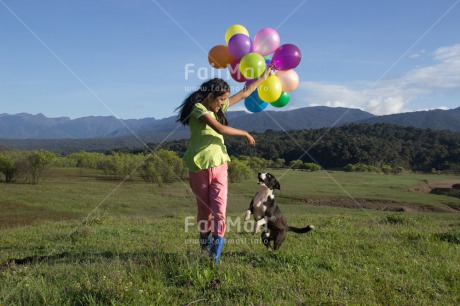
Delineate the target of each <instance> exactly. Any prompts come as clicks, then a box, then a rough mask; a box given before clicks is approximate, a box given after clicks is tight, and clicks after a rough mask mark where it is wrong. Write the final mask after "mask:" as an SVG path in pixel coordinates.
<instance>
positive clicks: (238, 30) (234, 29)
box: [225, 24, 249, 44]
mask: <svg viewBox="0 0 460 306" xmlns="http://www.w3.org/2000/svg"><path fill="white" fill-rule="evenodd" d="M235 34H244V35H246V36H249V32H248V30H246V28H245V27H243V26H242V25H241V24H234V25H232V26H230V27H229V28H228V29H227V32H225V42H226V43H227V44H228V41H229V40H230V38H231V37H232V36H233V35H235Z"/></svg>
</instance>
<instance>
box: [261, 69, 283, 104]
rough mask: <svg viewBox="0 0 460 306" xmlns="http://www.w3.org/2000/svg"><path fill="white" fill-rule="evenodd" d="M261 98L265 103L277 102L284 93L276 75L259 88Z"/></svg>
mask: <svg viewBox="0 0 460 306" xmlns="http://www.w3.org/2000/svg"><path fill="white" fill-rule="evenodd" d="M258 91H259V98H260V99H261V100H262V101H264V102H268V103H271V102H275V101H276V100H278V99H279V97H280V96H281V93H282V88H281V82H280V80H279V79H278V77H277V76H276V75H271V76H269V77H268V78H266V79H265V81H263V82H262V83H261V84H260V85H259V88H258Z"/></svg>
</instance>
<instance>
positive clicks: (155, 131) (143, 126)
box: [0, 106, 460, 144]
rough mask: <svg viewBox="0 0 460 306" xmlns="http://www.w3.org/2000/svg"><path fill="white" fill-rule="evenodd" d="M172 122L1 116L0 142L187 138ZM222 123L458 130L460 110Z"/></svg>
mask: <svg viewBox="0 0 460 306" xmlns="http://www.w3.org/2000/svg"><path fill="white" fill-rule="evenodd" d="M176 118H177V117H176V116H172V117H168V118H164V119H155V118H143V119H129V120H121V119H117V118H115V117H113V116H107V117H95V116H90V117H83V118H78V119H70V118H68V117H59V118H47V117H46V116H44V115H43V114H38V115H31V114H27V113H21V114H16V115H9V114H0V139H88V138H114V137H121V136H131V135H136V138H141V139H142V140H144V141H148V142H158V141H161V140H162V139H164V138H165V137H167V138H168V139H169V140H174V139H183V138H186V137H188V135H189V131H188V128H187V127H183V126H181V125H180V124H178V123H177V122H176ZM227 118H228V119H229V122H230V125H231V126H233V127H236V128H239V129H244V130H247V131H254V132H264V131H266V130H286V131H288V130H300V129H317V128H323V127H330V126H340V125H344V124H347V123H370V124H372V123H390V124H395V125H402V126H414V127H418V128H431V129H434V130H451V131H460V107H459V108H456V109H451V110H439V109H438V110H430V111H418V112H409V113H400V114H393V115H385V116H374V115H372V114H370V113H367V112H364V111H361V110H358V109H350V108H340V107H338V108H331V107H325V106H317V107H306V108H300V109H295V110H290V111H263V112H260V113H252V114H249V113H246V112H244V111H234V112H228V113H227ZM0 144H2V143H1V140H0Z"/></svg>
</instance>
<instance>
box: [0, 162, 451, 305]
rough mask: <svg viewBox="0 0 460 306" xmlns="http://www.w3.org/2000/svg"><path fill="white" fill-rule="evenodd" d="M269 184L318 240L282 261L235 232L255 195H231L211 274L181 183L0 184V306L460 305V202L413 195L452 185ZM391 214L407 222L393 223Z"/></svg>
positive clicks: (60, 180) (65, 174)
mask: <svg viewBox="0 0 460 306" xmlns="http://www.w3.org/2000/svg"><path fill="white" fill-rule="evenodd" d="M273 173H274V174H275V175H276V176H277V177H278V178H279V179H280V182H281V192H279V193H277V199H278V201H279V205H280V207H281V209H282V211H283V212H284V215H285V217H286V219H287V221H288V223H289V224H290V225H294V226H302V225H307V224H314V225H315V226H316V229H315V231H313V232H311V233H309V234H304V235H298V234H294V233H290V234H289V235H288V237H287V239H286V242H285V244H284V245H283V246H282V248H281V250H280V251H277V252H268V251H267V250H265V248H264V247H263V245H261V244H260V241H259V235H253V234H251V233H248V232H247V231H245V228H244V226H241V227H240V228H238V224H239V223H238V222H237V220H238V218H239V217H242V216H243V214H244V211H245V209H246V208H247V206H248V205H249V201H250V199H251V197H252V196H253V195H254V193H255V191H256V190H257V185H256V183H255V182H253V180H249V181H244V182H242V183H238V184H231V185H230V194H229V205H228V216H229V218H231V219H230V221H231V224H230V222H229V223H228V228H229V232H228V233H227V241H228V243H227V245H226V247H225V249H224V254H223V258H222V264H221V266H220V268H219V269H215V268H213V267H211V266H210V264H209V260H208V258H206V256H203V254H201V253H200V251H199V250H198V246H197V245H196V240H195V238H196V236H197V235H196V229H195V228H194V226H191V227H190V228H187V227H186V224H187V223H186V220H189V221H190V220H191V222H192V223H193V220H194V219H193V218H194V216H195V214H196V208H195V202H194V199H193V196H192V194H191V193H190V191H189V189H188V183H187V182H186V181H182V182H177V183H174V184H170V185H163V186H161V187H159V186H157V185H151V184H147V183H144V182H143V181H141V180H140V179H139V178H137V177H134V178H131V179H129V180H126V181H117V180H110V179H107V178H106V177H105V176H104V175H103V174H102V173H101V172H98V171H93V170H86V169H75V168H61V169H54V170H53V171H52V172H50V173H49V175H48V177H47V178H46V179H45V180H44V181H43V182H42V183H40V184H39V185H14V184H2V186H1V188H0V209H1V211H2V214H1V215H0V218H1V222H0V246H1V247H0V304H1V305H12V304H28V305H34V304H47V305H48V304H52V305H102V304H104V305H107V304H115V305H119V304H132V305H178V304H182V305H186V304H193V305H204V304H222V303H229V304H241V305H248V304H249V305H250V304H270V305H273V304H276V305H295V304H298V305H301V304H306V305H318V304H329V305H336V304H353V305H381V304H383V305H456V304H458V303H459V302H460V299H459V297H460V277H459V275H460V267H459V265H458V262H459V261H460V254H459V252H458V243H459V241H460V222H459V219H458V212H455V209H452V207H458V206H460V200H459V199H456V198H453V197H447V196H441V195H433V194H427V193H424V192H422V191H417V190H422V189H423V188H421V189H420V187H423V186H425V185H426V182H427V181H432V180H460V177H459V176H446V175H440V176H433V175H413V174H411V175H401V176H385V175H377V174H362V173H343V172H324V171H322V172H314V173H308V172H301V171H286V170H276V171H273ZM346 201H350V203H353V204H354V205H355V208H354V209H350V208H345V207H347V205H342V204H343V203H345V202H346ZM323 203H325V204H327V205H326V206H324V205H322V204H323ZM331 205H333V206H334V207H331ZM382 205H384V206H382ZM337 206H345V207H337ZM350 207H351V206H350ZM400 207H403V208H406V210H405V212H401V211H402V210H399V212H395V211H391V210H398V208H400ZM428 207H429V208H430V209H428ZM385 209H386V210H385ZM411 211H414V212H411ZM427 211H429V212H427ZM437 211H444V213H439V212H437ZM186 229H188V230H186Z"/></svg>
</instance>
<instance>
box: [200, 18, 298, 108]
mask: <svg viewBox="0 0 460 306" xmlns="http://www.w3.org/2000/svg"><path fill="white" fill-rule="evenodd" d="M225 42H226V45H217V46H214V47H213V48H212V49H211V50H210V51H209V54H208V61H209V63H210V64H211V66H213V67H214V68H216V69H225V68H227V67H228V69H229V70H230V75H231V77H232V78H233V79H234V80H235V81H237V82H246V85H248V84H250V83H251V82H252V81H253V80H255V79H256V78H258V77H260V76H261V75H262V74H263V73H264V71H265V69H266V66H267V65H271V66H272V67H273V69H274V71H275V74H272V75H270V76H269V77H268V78H267V79H265V80H264V81H263V82H262V83H261V84H260V85H259V86H258V88H257V90H255V91H254V92H253V93H252V94H251V95H250V96H249V97H248V98H246V99H245V101H244V104H245V106H246V108H247V109H248V110H249V111H250V112H253V113H255V112H260V111H262V110H264V109H265V108H266V107H267V105H268V104H271V105H272V106H274V107H283V106H286V105H287V104H288V103H289V100H290V92H291V91H293V90H294V89H296V88H297V86H298V85H299V76H298V74H297V72H295V71H294V68H296V67H297V66H298V65H299V63H300V60H301V53H300V50H299V48H298V47H296V46H295V45H292V44H284V45H281V46H280V36H279V34H278V33H277V32H276V31H275V30H274V29H271V28H264V29H262V30H260V31H259V32H257V34H256V36H255V37H254V40H251V38H250V37H249V32H248V30H246V28H245V27H243V26H242V25H239V24H235V25H232V26H230V27H229V28H228V29H227V31H226V32H225Z"/></svg>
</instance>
